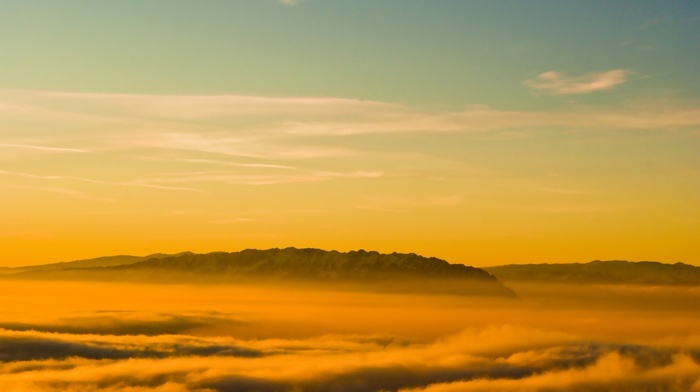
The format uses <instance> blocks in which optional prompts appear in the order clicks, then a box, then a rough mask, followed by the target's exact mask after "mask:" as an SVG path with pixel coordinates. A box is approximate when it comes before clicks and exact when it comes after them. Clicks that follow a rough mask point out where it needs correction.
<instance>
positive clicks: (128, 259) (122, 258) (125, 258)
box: [0, 252, 189, 274]
mask: <svg viewBox="0 0 700 392" xmlns="http://www.w3.org/2000/svg"><path fill="white" fill-rule="evenodd" d="M188 253H189V252H184V253H178V254H176V255H168V254H164V253H156V254H152V255H148V256H129V255H118V256H103V257H97V258H94V259H85V260H75V261H62V262H59V263H51V264H41V265H29V266H24V267H14V268H8V267H4V268H2V269H0V273H5V274H13V273H19V272H27V271H56V270H64V269H71V268H95V267H112V266H117V265H127V264H134V263H137V262H139V261H144V260H149V259H154V258H161V257H168V256H178V255H184V254H188Z"/></svg>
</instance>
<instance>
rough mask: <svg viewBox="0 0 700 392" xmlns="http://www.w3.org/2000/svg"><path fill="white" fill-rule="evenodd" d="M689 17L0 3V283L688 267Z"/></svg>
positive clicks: (699, 207)
mask: <svg viewBox="0 0 700 392" xmlns="http://www.w3.org/2000/svg"><path fill="white" fill-rule="evenodd" d="M698 69H700V3H699V2H697V1H666V2H658V1H637V0H635V1H615V2H609V1H586V2H580V1H579V2H575V1H559V2H551V1H528V2H521V1H448V0H445V1H439V2H437V1H415V0H402V1H389V0H384V1H376V0H374V1H369V0H351V1H350V0H345V1H340V0H297V1H294V0H285V1H277V0H234V1H213V0H212V1H191V0H190V1H184V0H167V1H166V0H153V1H149V2H142V1H135V0H120V1H110V2H108V1H88V0H83V1H77V0H64V1H61V2H56V1H51V0H32V1H18V0H0V222H1V223H0V250H1V256H0V266H17V265H27V264H40V263H48V262H55V261H66V260H74V259H80V258H89V257H96V256H102V255H112V254H138V255H145V254H149V253H155V252H180V251H187V250H189V251H195V252H212V251H237V250H241V249H245V248H273V247H287V246H295V247H314V248H322V249H337V250H341V251H348V250H356V249H367V250H370V249H371V250H377V251H380V252H395V251H396V252H406V253H408V252H414V253H418V254H422V255H426V256H436V257H440V258H444V259H446V260H448V261H450V262H455V263H465V264H469V265H476V266H487V265H496V264H508V263H531V262H585V261H590V260H595V259H601V260H605V259H627V260H656V261H662V262H679V261H680V262H686V263H690V264H695V265H700V241H698V238H700V72H698Z"/></svg>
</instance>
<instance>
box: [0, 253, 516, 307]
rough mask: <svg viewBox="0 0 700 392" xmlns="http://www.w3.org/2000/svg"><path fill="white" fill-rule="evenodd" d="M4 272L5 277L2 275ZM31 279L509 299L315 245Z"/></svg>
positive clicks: (427, 263)
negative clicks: (357, 289) (329, 288)
mask: <svg viewBox="0 0 700 392" xmlns="http://www.w3.org/2000/svg"><path fill="white" fill-rule="evenodd" d="M4 276H8V275H4ZM13 276H15V277H17V278H34V279H97V280H110V279H115V280H137V281H153V282H205V283H249V282H263V283H273V284H277V283H288V282H296V283H297V284H299V283H301V284H305V285H324V286H347V287H360V288H361V287H364V288H368V289H370V290H372V291H374V290H385V289H386V290H388V291H411V290H415V291H417V292H433V293H443V294H463V295H496V296H506V297H514V296H515V293H514V292H513V291H512V290H511V289H509V288H508V287H507V286H505V285H503V284H502V283H501V282H500V281H499V280H498V279H496V278H495V277H494V276H493V275H491V274H490V273H488V272H486V271H484V270H482V269H480V268H476V267H471V266H467V265H463V264H450V263H448V262H447V261H445V260H442V259H438V258H435V257H424V256H419V255H417V254H415V253H396V252H394V253H390V254H383V253H379V252H376V251H365V250H357V251H350V252H339V251H335V250H333V251H325V250H321V249H315V248H302V249H297V248H291V247H290V248H284V249H280V248H272V249H267V250H258V249H245V250H242V251H238V252H211V253H206V254H196V253H183V254H178V255H170V256H164V257H154V258H149V259H146V260H140V261H137V262H134V263H130V264H122V265H112V266H96V267H88V268H64V269H50V270H29V271H23V272H20V273H18V274H15V275H13Z"/></svg>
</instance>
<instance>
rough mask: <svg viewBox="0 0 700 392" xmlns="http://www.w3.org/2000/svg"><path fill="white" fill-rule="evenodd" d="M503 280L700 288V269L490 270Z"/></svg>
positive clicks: (649, 264) (601, 264)
mask: <svg viewBox="0 0 700 392" xmlns="http://www.w3.org/2000/svg"><path fill="white" fill-rule="evenodd" d="M484 269H485V270H487V271H489V272H490V273H492V274H493V275H495V276H496V277H497V278H498V279H499V280H501V281H504V282H508V281H519V282H528V281H531V282H550V283H578V284H596V283H597V284H645V285H700V267H695V266H692V265H688V264H683V263H676V264H664V263H659V262H655V261H640V262H630V261H624V260H611V261H600V260H596V261H592V262H590V263H584V264H581V263H570V264H511V265H501V266H496V267H486V268H484Z"/></svg>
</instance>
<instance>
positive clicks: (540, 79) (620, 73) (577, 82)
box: [525, 69, 628, 94]
mask: <svg viewBox="0 0 700 392" xmlns="http://www.w3.org/2000/svg"><path fill="white" fill-rule="evenodd" d="M627 74H628V72H627V71H625V70H624V69H613V70H610V71H606V72H601V73H591V74H587V75H583V76H579V77H571V78H570V77H567V76H566V75H565V74H563V73H560V72H557V71H547V72H544V73H542V74H540V75H538V76H537V77H535V78H533V79H528V80H526V81H525V85H526V86H528V87H531V88H534V89H536V90H544V91H549V92H550V93H552V94H590V93H594V92H596V91H602V90H610V89H612V88H614V87H615V86H617V85H620V84H622V83H624V82H625V81H626V80H627Z"/></svg>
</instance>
